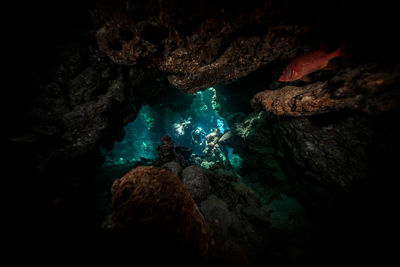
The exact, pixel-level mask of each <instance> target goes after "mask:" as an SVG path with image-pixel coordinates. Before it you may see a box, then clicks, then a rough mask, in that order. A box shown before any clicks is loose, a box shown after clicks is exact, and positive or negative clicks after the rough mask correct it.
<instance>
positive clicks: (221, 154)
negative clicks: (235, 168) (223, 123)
mask: <svg viewBox="0 0 400 267" xmlns="http://www.w3.org/2000/svg"><path fill="white" fill-rule="evenodd" d="M221 137H222V133H221V131H220V130H219V129H218V127H217V128H215V129H214V131H213V132H212V133H210V134H209V135H207V136H206V147H205V148H204V150H203V153H204V154H205V156H206V157H209V158H210V159H213V160H217V161H218V160H221V161H222V162H223V163H224V164H225V165H226V166H230V162H229V158H228V150H227V149H226V147H225V146H223V145H221V144H219V143H218V142H219V139H221Z"/></svg>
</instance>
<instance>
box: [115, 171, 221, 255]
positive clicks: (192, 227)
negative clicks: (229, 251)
mask: <svg viewBox="0 0 400 267" xmlns="http://www.w3.org/2000/svg"><path fill="white" fill-rule="evenodd" d="M112 188H113V197H112V203H113V212H114V213H113V221H114V223H116V224H117V225H121V227H122V229H123V230H124V231H127V232H128V233H129V232H130V231H134V232H135V231H137V232H139V233H140V234H141V235H143V231H145V233H146V232H149V233H150V234H151V236H153V235H154V236H157V238H158V237H159V238H161V239H162V238H163V237H164V238H166V240H167V241H168V242H171V244H175V243H177V244H178V246H182V247H183V248H185V249H187V250H188V251H189V252H191V253H193V254H194V255H196V256H199V257H200V258H201V259H203V260H206V258H207V255H208V252H209V248H210V246H211V244H212V242H213V241H212V239H211V234H210V230H209V229H208V227H207V225H206V223H205V221H204V218H203V216H202V215H201V214H200V212H199V210H198V208H197V206H196V204H195V203H194V201H193V199H192V198H191V197H190V195H189V193H188V191H187V190H186V189H185V188H184V186H183V185H182V183H181V182H180V181H179V179H178V177H177V176H176V175H175V174H173V173H172V172H171V171H169V170H164V169H158V168H155V167H137V168H136V169H133V170H132V171H130V172H129V173H127V174H126V175H125V176H124V177H122V178H121V179H118V180H116V181H115V182H114V184H113V186H112ZM155 245H156V244H155Z"/></svg>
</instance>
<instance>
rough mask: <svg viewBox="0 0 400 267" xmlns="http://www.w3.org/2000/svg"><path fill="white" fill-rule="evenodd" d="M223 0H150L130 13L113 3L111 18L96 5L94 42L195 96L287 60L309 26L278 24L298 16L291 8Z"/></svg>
mask: <svg viewBox="0 0 400 267" xmlns="http://www.w3.org/2000/svg"><path fill="white" fill-rule="evenodd" d="M224 2H225V1H221V3H220V2H205V3H204V2H202V1H195V2H192V1H190V2H187V1H171V2H159V3H158V2H155V1H154V2H153V1H149V2H147V3H142V4H141V5H140V4H138V5H137V6H135V7H132V10H129V8H123V6H124V5H123V4H120V5H119V6H118V4H115V5H114V7H113V8H112V9H113V12H112V15H110V9H111V8H110V6H107V5H103V6H101V5H100V7H99V8H98V10H96V12H94V14H96V15H95V18H97V20H98V22H99V23H98V24H99V29H98V30H97V32H96V40H97V43H98V45H99V48H100V49H101V50H102V51H104V52H105V53H106V54H107V55H108V56H109V57H110V58H111V59H112V60H113V61H114V62H116V63H119V64H127V65H135V64H141V63H145V64H149V65H152V66H156V67H157V68H158V69H160V70H162V71H165V72H167V73H169V74H170V75H169V76H168V80H169V82H170V83H171V84H172V85H174V86H176V87H177V88H179V89H181V90H183V91H187V92H191V93H193V92H196V91H198V90H201V89H204V88H207V87H210V86H212V85H215V84H221V83H229V82H233V81H235V80H237V79H239V78H241V77H244V76H245V75H247V74H249V73H250V72H252V71H254V70H256V69H258V68H259V67H260V66H262V65H265V64H267V63H269V62H271V61H273V60H276V59H277V58H278V57H282V55H284V56H283V57H284V58H285V57H287V56H291V55H292V54H293V53H295V52H296V51H297V48H296V45H295V42H296V41H297V39H298V37H299V36H301V35H303V34H304V33H307V32H308V31H309V30H310V29H311V28H312V27H313V25H312V24H310V23H308V24H307V23H303V24H302V25H301V26H300V25H299V24H295V23H293V22H292V21H287V22H286V21H283V20H282V19H283V18H290V20H291V19H292V18H294V17H296V16H300V15H299V13H301V12H299V9H298V7H296V6H295V5H287V4H285V3H272V2H268V1H266V2H264V3H258V4H255V3H254V5H247V4H243V3H241V4H232V3H231V2H230V1H229V2H226V3H224ZM305 10H307V8H304V9H302V12H303V11H305ZM136 13H140V14H136ZM282 13H285V16H283V15H282ZM104 14H107V15H106V16H105V15H104Z"/></svg>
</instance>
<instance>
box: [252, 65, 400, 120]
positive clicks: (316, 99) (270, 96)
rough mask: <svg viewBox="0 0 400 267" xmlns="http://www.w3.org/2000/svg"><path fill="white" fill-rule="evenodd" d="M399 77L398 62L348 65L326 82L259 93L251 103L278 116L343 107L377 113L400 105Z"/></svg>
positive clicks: (310, 113) (315, 112) (303, 114)
mask: <svg viewBox="0 0 400 267" xmlns="http://www.w3.org/2000/svg"><path fill="white" fill-rule="evenodd" d="M399 79H400V67H399V66H398V65H396V66H392V67H389V68H383V69H379V68H377V66H376V65H374V64H362V65H359V66H357V67H354V68H350V67H348V68H345V69H343V70H341V71H339V72H338V73H337V74H336V75H335V76H333V77H332V78H330V79H328V80H326V81H319V82H314V83H310V84H306V85H303V86H291V85H289V86H284V87H282V88H280V89H277V90H266V91H262V92H259V93H257V94H256V95H255V96H254V97H253V99H252V100H251V103H252V106H253V107H254V108H255V109H265V110H267V111H270V112H273V113H275V114H276V115H288V116H312V115H316V114H322V113H327V112H332V111H342V110H354V111H363V112H366V113H369V114H375V113H379V112H383V111H388V110H394V109H396V108H398V107H399V103H400V94H399V93H398V92H397V89H396V88H397V85H398V83H399Z"/></svg>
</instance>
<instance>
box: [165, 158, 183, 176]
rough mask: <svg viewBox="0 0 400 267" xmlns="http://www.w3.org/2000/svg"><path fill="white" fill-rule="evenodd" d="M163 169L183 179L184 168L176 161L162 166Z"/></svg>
mask: <svg viewBox="0 0 400 267" xmlns="http://www.w3.org/2000/svg"><path fill="white" fill-rule="evenodd" d="M161 168H162V169H166V170H170V171H171V172H173V173H174V174H175V175H176V176H177V177H178V178H180V179H181V177H182V167H181V166H180V165H179V164H178V163H176V162H175V161H170V162H167V163H165V164H163V165H162V166H161Z"/></svg>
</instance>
